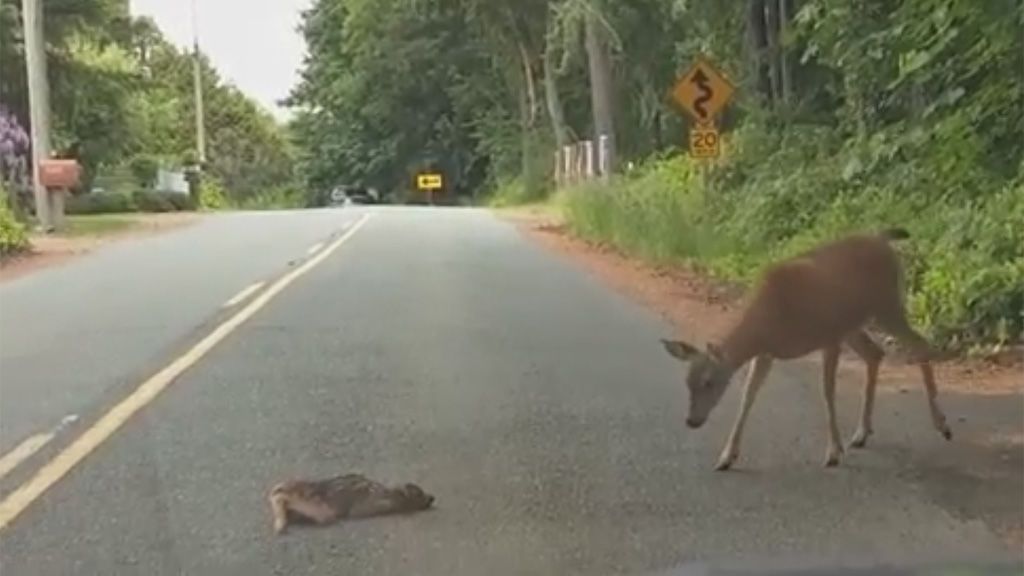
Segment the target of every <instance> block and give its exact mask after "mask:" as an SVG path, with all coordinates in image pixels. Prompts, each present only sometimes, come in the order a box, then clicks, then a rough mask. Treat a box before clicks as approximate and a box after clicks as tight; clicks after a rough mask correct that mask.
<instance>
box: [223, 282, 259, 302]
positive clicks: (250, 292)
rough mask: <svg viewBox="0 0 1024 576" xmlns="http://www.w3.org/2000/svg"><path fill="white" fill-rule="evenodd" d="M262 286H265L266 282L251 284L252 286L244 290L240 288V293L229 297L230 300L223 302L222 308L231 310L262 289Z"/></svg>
mask: <svg viewBox="0 0 1024 576" xmlns="http://www.w3.org/2000/svg"><path fill="white" fill-rule="evenodd" d="M264 284H266V282H264V281H260V282H253V283H252V284H249V285H248V286H246V287H245V288H242V289H241V291H239V292H238V294H235V295H234V296H232V297H231V299H230V300H228V301H227V302H225V303H224V306H222V308H231V307H232V306H236V305H238V304H239V303H240V302H242V301H243V300H245V299H246V298H248V297H249V296H252V295H253V294H254V293H256V292H257V291H258V290H259V289H260V288H263V285H264Z"/></svg>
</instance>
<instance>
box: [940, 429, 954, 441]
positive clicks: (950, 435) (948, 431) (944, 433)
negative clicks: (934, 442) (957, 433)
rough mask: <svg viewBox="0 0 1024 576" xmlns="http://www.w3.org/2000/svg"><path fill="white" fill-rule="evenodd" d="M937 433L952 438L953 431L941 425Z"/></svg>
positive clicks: (947, 438) (948, 438)
mask: <svg viewBox="0 0 1024 576" xmlns="http://www.w3.org/2000/svg"><path fill="white" fill-rule="evenodd" d="M939 433H940V434H942V437H943V438H945V439H946V440H952V439H953V431H952V430H950V429H949V426H943V427H942V430H939Z"/></svg>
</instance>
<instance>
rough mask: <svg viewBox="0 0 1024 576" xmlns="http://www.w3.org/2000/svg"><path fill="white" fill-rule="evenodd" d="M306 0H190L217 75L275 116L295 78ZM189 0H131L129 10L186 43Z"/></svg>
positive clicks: (301, 49) (281, 115)
mask: <svg viewBox="0 0 1024 576" xmlns="http://www.w3.org/2000/svg"><path fill="white" fill-rule="evenodd" d="M311 2H312V0H196V5H197V6H198V10H199V47H200V49H201V50H202V51H203V52H204V53H205V54H206V55H207V56H208V57H209V58H210V60H211V61H213V64H214V65H215V66H216V67H217V70H218V72H220V75H221V77H222V78H224V79H225V80H226V81H228V82H231V83H232V84H234V85H235V86H237V87H238V88H239V89H240V90H242V91H243V92H245V93H246V94H248V95H249V96H251V97H253V98H255V99H256V100H257V101H259V102H260V103H261V104H262V105H263V106H264V107H265V108H267V109H268V110H270V111H271V112H272V113H274V115H275V116H277V117H278V118H284V117H285V111H284V110H282V109H281V108H279V107H278V106H277V104H276V102H277V101H278V100H280V99H281V98H284V97H285V96H287V95H288V92H289V91H290V90H291V88H292V86H294V85H295V83H296V82H297V81H298V71H299V66H300V65H301V63H302V56H303V54H304V53H305V49H306V47H305V43H304V42H303V40H302V36H301V35H300V34H299V33H298V32H297V30H296V28H297V27H298V25H299V13H300V12H301V11H302V10H303V9H304V8H306V7H308V6H309V5H310V4H311ZM191 7H192V1H191V0H131V8H132V14H133V15H136V16H149V17H151V18H152V19H153V20H155V21H156V23H157V26H159V27H160V29H161V30H162V31H163V33H164V35H165V36H166V37H167V38H168V39H169V40H170V41H171V42H173V43H175V44H178V45H180V46H191V45H192V11H191Z"/></svg>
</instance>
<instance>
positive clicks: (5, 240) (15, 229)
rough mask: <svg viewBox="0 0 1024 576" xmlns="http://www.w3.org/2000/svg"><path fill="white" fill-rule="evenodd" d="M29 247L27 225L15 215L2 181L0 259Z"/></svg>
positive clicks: (0, 192) (0, 184)
mask: <svg viewBox="0 0 1024 576" xmlns="http://www.w3.org/2000/svg"><path fill="white" fill-rule="evenodd" d="M26 247H28V233H27V232H26V230H25V225H24V224H22V223H21V222H19V221H18V219H17V218H15V217H14V213H13V212H11V208H10V206H8V203H7V193H6V192H5V190H4V186H3V184H2V183H0V260H2V259H3V258H6V257H7V256H9V255H11V254H15V253H17V252H19V251H21V250H24V249H25V248H26Z"/></svg>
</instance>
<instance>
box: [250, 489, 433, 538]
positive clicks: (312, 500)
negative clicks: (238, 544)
mask: <svg viewBox="0 0 1024 576" xmlns="http://www.w3.org/2000/svg"><path fill="white" fill-rule="evenodd" d="M267 498H268V500H269V502H270V510H271V513H272V515H273V522H274V524H273V526H274V533H275V534H283V533H284V532H285V531H286V530H287V528H288V524H289V522H290V521H304V522H312V523H313V524H318V525H321V526H325V525H328V524H333V523H335V522H337V521H339V520H344V519H359V518H370V517H373V516H385V515H389V514H408V513H412V512H418V511H421V510H427V509H429V508H430V507H431V506H433V504H434V496H432V495H430V494H427V493H426V492H424V491H423V489H422V488H420V487H419V486H418V485H416V484H404V485H400V486H385V485H384V484H381V483H380V482H377V481H375V480H371V479H369V478H367V477H366V476H364V475H362V474H344V475H341V476H334V477H332V478H327V479H323V480H289V481H286V482H281V483H280V484H277V485H275V486H274V487H273V488H271V490H270V494H269V495H268V497H267Z"/></svg>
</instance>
